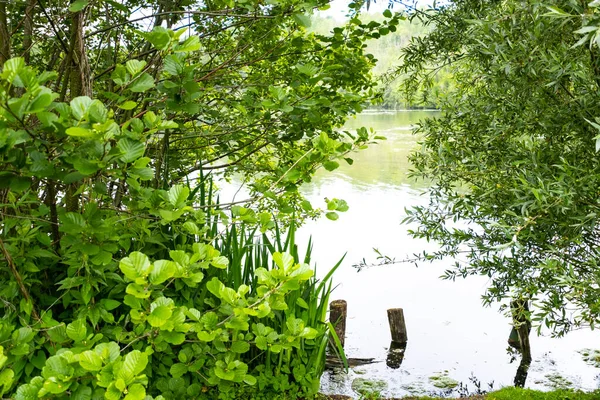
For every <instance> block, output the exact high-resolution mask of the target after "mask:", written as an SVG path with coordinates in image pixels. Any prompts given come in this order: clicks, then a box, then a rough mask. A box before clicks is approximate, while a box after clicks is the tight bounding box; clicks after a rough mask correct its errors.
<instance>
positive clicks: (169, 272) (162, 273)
mask: <svg viewBox="0 0 600 400" xmlns="http://www.w3.org/2000/svg"><path fill="white" fill-rule="evenodd" d="M176 271H177V267H176V265H175V263H173V261H168V260H158V261H154V264H153V265H152V272H151V273H150V283H152V284H153V285H159V284H161V283H163V282H164V281H166V280H167V279H171V278H172V277H173V275H175V272H176Z"/></svg>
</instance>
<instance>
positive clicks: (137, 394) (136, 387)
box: [124, 383, 146, 400]
mask: <svg viewBox="0 0 600 400" xmlns="http://www.w3.org/2000/svg"><path fill="white" fill-rule="evenodd" d="M145 398H146V389H145V388H144V387H143V386H142V385H141V384H139V383H134V384H133V385H131V386H130V387H129V388H127V395H126V396H125V399H124V400H144V399H145Z"/></svg>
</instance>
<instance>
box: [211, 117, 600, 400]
mask: <svg viewBox="0 0 600 400" xmlns="http://www.w3.org/2000/svg"><path fill="white" fill-rule="evenodd" d="M436 115H439V113H438V112H435V111H397V112H376V111H369V112H365V113H362V114H360V115H359V116H357V117H356V118H354V119H351V120H350V121H348V124H347V126H346V128H347V129H356V128H358V127H361V126H365V127H368V128H373V129H374V130H375V131H376V132H377V134H378V135H381V136H385V137H387V140H384V141H380V142H379V143H378V144H375V145H370V146H369V147H368V148H367V149H365V150H361V151H360V152H358V153H354V154H352V155H350V157H351V158H353V159H354V163H353V165H346V164H345V163H342V164H343V165H341V166H340V168H338V169H336V170H335V171H333V172H327V171H319V173H318V174H317V175H316V177H315V179H314V180H313V182H311V183H310V184H308V185H306V186H304V187H303V188H302V190H303V193H305V195H306V196H307V197H308V198H309V199H310V200H311V202H312V204H313V206H315V207H320V208H325V202H324V198H326V197H327V198H340V199H344V200H346V201H347V202H348V204H349V206H350V209H349V210H348V211H347V212H345V213H340V218H339V220H337V221H330V220H328V219H326V218H324V217H323V218H321V219H319V220H317V221H308V222H307V223H306V224H305V225H304V226H303V227H302V228H301V229H300V231H299V232H298V235H297V243H298V245H299V247H300V251H301V252H302V250H303V249H302V244H303V243H307V242H308V239H309V237H312V239H313V243H314V250H313V260H314V261H315V262H316V264H317V275H320V276H323V275H324V274H325V273H326V272H327V270H328V269H329V268H331V267H332V266H333V265H335V263H336V262H337V261H338V260H339V259H340V258H341V257H342V256H344V254H345V255H346V256H345V259H344V261H343V263H342V265H341V267H340V268H339V269H338V271H337V272H336V274H335V275H334V283H335V286H336V288H335V290H334V292H333V294H332V297H331V300H334V299H344V300H346V301H347V302H348V320H347V324H346V326H347V335H346V352H347V355H348V356H349V357H356V358H363V357H368V358H371V357H372V358H375V359H376V360H377V361H378V362H377V363H375V364H371V365H367V366H363V367H358V368H356V369H355V370H351V371H350V373H349V374H348V375H346V374H343V373H331V372H329V373H327V374H326V375H325V376H324V377H323V379H322V390H323V391H324V392H325V393H337V394H347V395H352V396H354V397H358V396H357V394H356V393H355V392H354V391H353V390H352V382H353V381H355V380H356V379H358V378H361V379H377V380H384V381H385V382H386V385H387V388H386V389H385V390H384V391H383V392H382V393H383V394H384V395H385V396H390V397H392V396H393V397H401V396H406V395H425V394H438V395H439V394H442V395H449V396H454V395H456V394H459V393H460V392H457V391H456V390H455V391H454V392H453V391H451V390H447V389H442V388H438V387H436V383H439V382H440V381H448V382H451V381H456V382H460V383H462V384H463V385H464V387H465V388H467V389H468V390H469V391H470V392H473V391H475V390H476V385H475V384H474V382H479V384H480V385H481V388H482V389H486V388H487V387H488V384H490V383H493V385H494V386H493V387H494V388H495V389H498V388H500V387H503V386H507V385H512V383H513V380H514V376H515V373H516V370H517V366H518V363H519V359H518V357H517V359H516V360H515V358H514V357H513V356H511V355H510V354H508V353H507V347H508V346H507V339H508V335H509V333H510V329H511V327H510V319H509V318H507V317H506V316H504V315H502V314H501V313H499V312H498V305H495V306H492V307H488V308H485V307H483V306H482V303H481V294H482V293H483V292H484V290H485V288H486V286H487V285H488V281H487V278H485V277H471V278H468V279H466V280H457V281H456V282H449V281H443V280H441V279H439V276H440V275H441V274H442V272H443V271H444V270H445V269H447V268H450V267H451V266H452V264H453V260H443V261H438V262H435V263H432V264H420V265H419V266H418V268H417V267H416V266H415V265H414V264H412V263H408V262H403V263H396V264H392V265H383V266H377V267H371V268H365V269H362V270H361V271H360V272H358V270H357V268H355V267H354V266H355V265H356V264H359V263H360V262H361V260H363V259H364V260H365V261H366V262H367V263H377V262H378V259H377V254H376V253H375V251H374V250H373V249H374V248H376V249H378V250H379V251H380V252H381V253H382V254H385V255H386V256H389V257H390V258H392V259H395V260H397V261H399V260H404V259H407V258H408V259H410V258H411V257H412V255H413V254H414V253H420V252H422V251H423V250H424V249H428V250H434V249H435V248H436V244H435V243H427V242H425V241H422V240H415V239H413V238H411V237H410V235H409V234H408V233H407V230H408V229H410V228H411V227H410V226H407V225H403V224H402V223H401V221H402V220H403V219H404V218H405V216H406V212H405V209H406V208H407V207H411V206H414V205H418V204H427V201H428V198H427V187H428V186H427V183H425V182H419V183H416V182H413V181H411V180H410V179H409V178H408V176H407V173H408V171H409V169H410V165H409V162H408V155H409V153H410V152H411V151H413V150H415V149H417V148H418V138H416V137H415V136H414V135H413V134H412V126H414V124H416V123H417V122H418V121H419V120H420V119H422V118H427V117H435V116H436ZM238 185H239V183H238ZM238 188H239V187H238V186H236V185H235V182H234V184H233V185H232V187H230V188H229V189H226V188H224V189H226V190H224V192H226V193H227V192H228V193H229V194H230V195H233V194H234V193H237V194H238V196H236V198H237V199H238V200H239V199H242V198H245V197H244V196H245V195H244V194H243V192H244V191H243V190H240V191H238ZM226 193H224V195H223V196H222V197H221V198H222V199H227V198H230V197H227V195H226ZM397 307H401V308H403V309H404V315H405V319H406V324H407V330H408V346H407V348H406V351H405V356H404V359H403V361H402V363H401V365H400V367H399V368H390V367H388V366H387V365H386V362H385V361H386V357H387V353H388V348H389V346H390V341H391V337H390V333H389V330H388V322H387V312H386V311H387V309H389V308H397ZM599 343H600V341H598V335H597V333H596V332H592V331H589V330H579V331H576V332H572V333H571V334H569V335H567V336H566V337H565V338H562V339H553V338H550V337H549V336H548V335H547V334H546V333H544V335H543V336H541V337H538V336H535V334H533V333H532V337H531V344H532V355H533V358H534V361H533V363H532V364H531V367H530V369H529V376H528V379H527V384H526V386H528V387H532V388H537V389H550V388H552V387H556V386H560V385H563V386H564V385H569V386H571V387H575V388H581V389H586V390H590V389H595V388H598V387H600V375H599V374H600V369H597V368H594V367H591V366H589V365H588V364H586V363H585V362H584V360H583V359H582V356H581V354H580V353H579V352H578V351H581V350H582V349H584V348H600V344H599ZM464 393H465V392H464V390H463V392H462V393H460V394H464Z"/></svg>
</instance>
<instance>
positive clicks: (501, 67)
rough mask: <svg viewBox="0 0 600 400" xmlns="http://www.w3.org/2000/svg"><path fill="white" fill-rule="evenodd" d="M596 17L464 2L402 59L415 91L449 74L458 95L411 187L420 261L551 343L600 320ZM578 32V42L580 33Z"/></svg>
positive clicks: (543, 7) (451, 96) (535, 5)
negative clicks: (548, 333) (473, 283)
mask: <svg viewBox="0 0 600 400" xmlns="http://www.w3.org/2000/svg"><path fill="white" fill-rule="evenodd" d="M596 7H597V5H596V4H595V3H590V4H586V3H585V2H567V1H550V2H546V3H543V4H542V3H539V2H535V1H527V2H518V1H507V2H497V1H484V2H480V1H470V0H464V1H463V0H459V1H454V2H452V3H450V4H447V5H444V6H442V7H439V8H437V9H435V10H428V11H423V12H416V13H415V14H414V16H413V17H414V18H418V19H420V20H422V21H423V22H424V23H425V24H433V25H434V28H433V30H432V32H431V33H430V34H429V35H428V36H426V37H424V38H415V39H414V40H413V41H412V43H411V44H410V45H409V46H408V47H407V48H406V49H405V50H404V51H403V66H402V67H401V68H400V71H401V72H404V73H407V74H410V79H408V80H407V81H406V82H405V85H406V87H407V88H408V89H409V90H413V91H414V90H416V89H417V88H419V87H421V86H422V85H424V84H427V82H428V81H429V80H430V79H431V78H432V76H433V75H434V74H435V71H436V69H437V68H439V67H440V66H447V68H449V69H450V70H451V72H452V74H453V78H454V82H455V85H456V87H455V88H454V90H452V91H451V92H450V93H448V94H447V96H446V97H445V98H444V100H443V107H442V108H443V110H444V113H443V115H442V116H441V117H439V118H437V119H430V120H427V121H424V122H423V123H422V124H421V125H420V126H419V128H418V129H417V132H418V133H421V134H423V135H424V139H423V147H422V150H419V151H417V152H415V153H414V154H413V156H412V162H413V165H414V175H415V176H417V177H421V178H425V179H431V180H432V182H433V186H432V189H431V192H430V194H431V195H430V203H429V205H428V206H427V207H416V208H413V209H412V210H411V211H410V212H409V218H408V220H410V221H416V222H418V224H419V227H418V228H417V229H415V230H414V231H413V235H414V236H416V237H423V238H427V239H429V240H434V241H438V242H439V243H440V244H441V248H440V250H439V251H436V252H433V253H430V254H422V255H421V258H424V259H439V258H443V257H446V256H450V257H456V259H457V261H456V263H455V266H454V268H453V269H449V270H448V271H446V274H445V277H446V278H449V279H454V278H455V277H458V276H462V277H466V276H468V275H475V274H478V275H484V276H488V277H490V287H489V288H488V289H487V291H486V293H485V296H484V299H485V301H486V302H488V303H490V302H492V301H502V300H504V299H506V298H509V297H516V298H529V299H532V300H533V302H534V305H535V310H532V313H533V319H534V320H536V321H538V322H540V323H544V324H546V325H548V326H549V327H551V328H552V329H553V331H554V333H556V334H563V333H565V332H567V331H569V330H570V329H573V328H576V327H579V326H585V325H589V326H592V327H594V326H595V325H596V324H597V323H598V321H599V320H600V292H599V289H598V288H599V283H600V280H599V276H600V275H598V260H599V255H600V254H599V251H598V243H599V240H600V236H599V230H598V227H599V222H600V221H599V215H600V214H599V204H600V203H599V201H598V199H599V196H598V195H599V193H600V192H599V178H600V175H599V172H600V170H599V167H598V165H599V162H598V161H599V157H598V153H597V149H598V147H596V148H595V145H594V142H595V140H596V137H597V136H598V130H597V128H598V125H597V124H596V120H595V119H596V117H597V115H598V114H597V110H598V106H599V103H598V101H599V98H598V89H599V86H598V85H599V84H600V68H599V67H600V64H599V55H600V53H599V51H600V50H599V48H598V43H597V41H596V39H597V36H595V35H596V32H597V25H598V24H597V10H596ZM582 27H583V28H582Z"/></svg>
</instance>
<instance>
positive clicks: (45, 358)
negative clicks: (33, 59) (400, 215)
mask: <svg viewBox="0 0 600 400" xmlns="http://www.w3.org/2000/svg"><path fill="white" fill-rule="evenodd" d="M133 66H134V65H132V68H133ZM49 79H53V75H52V74H38V73H37V72H36V71H34V70H33V69H31V68H30V67H27V66H25V64H24V62H23V60H22V59H12V60H8V61H7V62H6V63H5V64H4V66H3V71H2V73H1V74H0V133H1V134H0V199H1V201H2V208H1V209H0V211H1V212H2V214H1V215H2V225H1V235H0V252H1V254H2V258H1V264H0V267H1V268H0V282H1V285H0V300H1V301H0V310H1V311H0V315H1V317H0V396H3V397H9V398H14V399H15V400H27V399H37V398H55V399H59V398H67V397H69V398H74V399H101V398H105V399H109V400H113V399H123V398H124V399H127V400H134V399H151V398H157V399H158V398H163V399H181V398H186V399H194V398H196V399H215V398H221V399H229V398H234V397H236V396H239V395H240V393H242V394H243V393H246V394H247V393H250V392H253V393H258V392H261V393H263V394H264V396H266V398H276V397H278V396H284V397H286V398H294V397H296V396H302V397H310V396H312V395H313V394H314V393H316V391H317V390H318V386H319V377H320V375H321V374H322V372H323V367H324V357H325V347H326V344H327V334H328V329H327V325H325V324H324V323H323V321H324V318H325V305H326V304H327V297H328V294H329V290H330V284H329V283H327V282H328V278H329V275H328V276H327V277H326V279H325V281H323V282H318V281H317V280H316V279H315V277H314V276H313V271H312V270H311V269H310V267H309V266H308V263H309V262H310V252H308V253H307V256H306V257H305V259H304V260H302V261H301V260H300V259H299V257H298V253H297V250H296V247H295V244H294V240H293V237H294V228H293V226H292V227H291V230H290V235H289V236H288V238H287V239H286V240H285V241H284V243H283V244H282V240H281V237H280V232H279V230H278V229H276V233H275V240H274V243H271V241H270V239H269V237H268V236H267V235H266V234H263V236H262V239H261V240H257V239H255V233H256V232H257V231H258V230H261V231H262V232H266V231H267V230H268V229H270V228H274V227H275V222H274V221H273V220H272V217H271V215H270V214H268V213H260V214H258V215H256V214H255V212H254V211H251V210H248V209H244V208H241V207H237V208H235V209H234V210H233V213H232V215H231V219H229V216H228V215H226V213H225V212H224V211H221V210H219V209H218V208H217V207H216V206H215V204H214V202H213V191H212V184H211V181H210V179H208V178H205V177H202V176H201V177H200V179H199V180H198V181H197V184H196V186H195V187H192V186H191V185H189V184H188V185H183V184H175V185H172V186H171V187H170V188H168V187H167V188H164V189H163V188H156V187H153V186H152V185H150V184H149V181H151V180H152V178H153V177H154V176H155V175H156V171H155V170H154V169H153V167H154V166H153V161H152V160H151V159H150V158H148V157H144V154H145V152H146V147H147V146H151V145H152V143H155V142H154V141H155V137H154V136H152V135H154V134H156V132H157V131H164V130H166V129H173V128H174V127H176V126H177V124H176V123H175V122H173V121H170V120H167V119H165V118H163V117H160V116H159V115H157V114H155V113H154V112H152V111H147V112H145V113H144V115H143V117H140V118H137V117H134V118H130V119H128V120H127V121H126V122H125V123H118V122H117V120H116V119H115V112H114V110H112V109H109V108H108V107H106V106H105V105H104V104H103V103H102V102H100V101H98V100H92V99H90V98H89V97H85V96H83V97H76V98H74V99H72V100H71V101H70V102H69V103H63V102H55V100H56V98H57V95H56V94H55V93H53V92H52V91H51V90H50V89H48V88H47V87H45V86H44V83H45V82H47V81H48V80H49ZM115 194H116V195H115ZM113 196H115V197H116V198H113ZM61 203H62V204H63V205H64V207H60V204H61ZM252 215H256V218H251V216H252ZM236 225H237V226H236ZM224 227H225V228H224ZM219 229H220V230H221V232H219ZM309 248H310V245H309ZM254 397H256V396H254Z"/></svg>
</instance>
